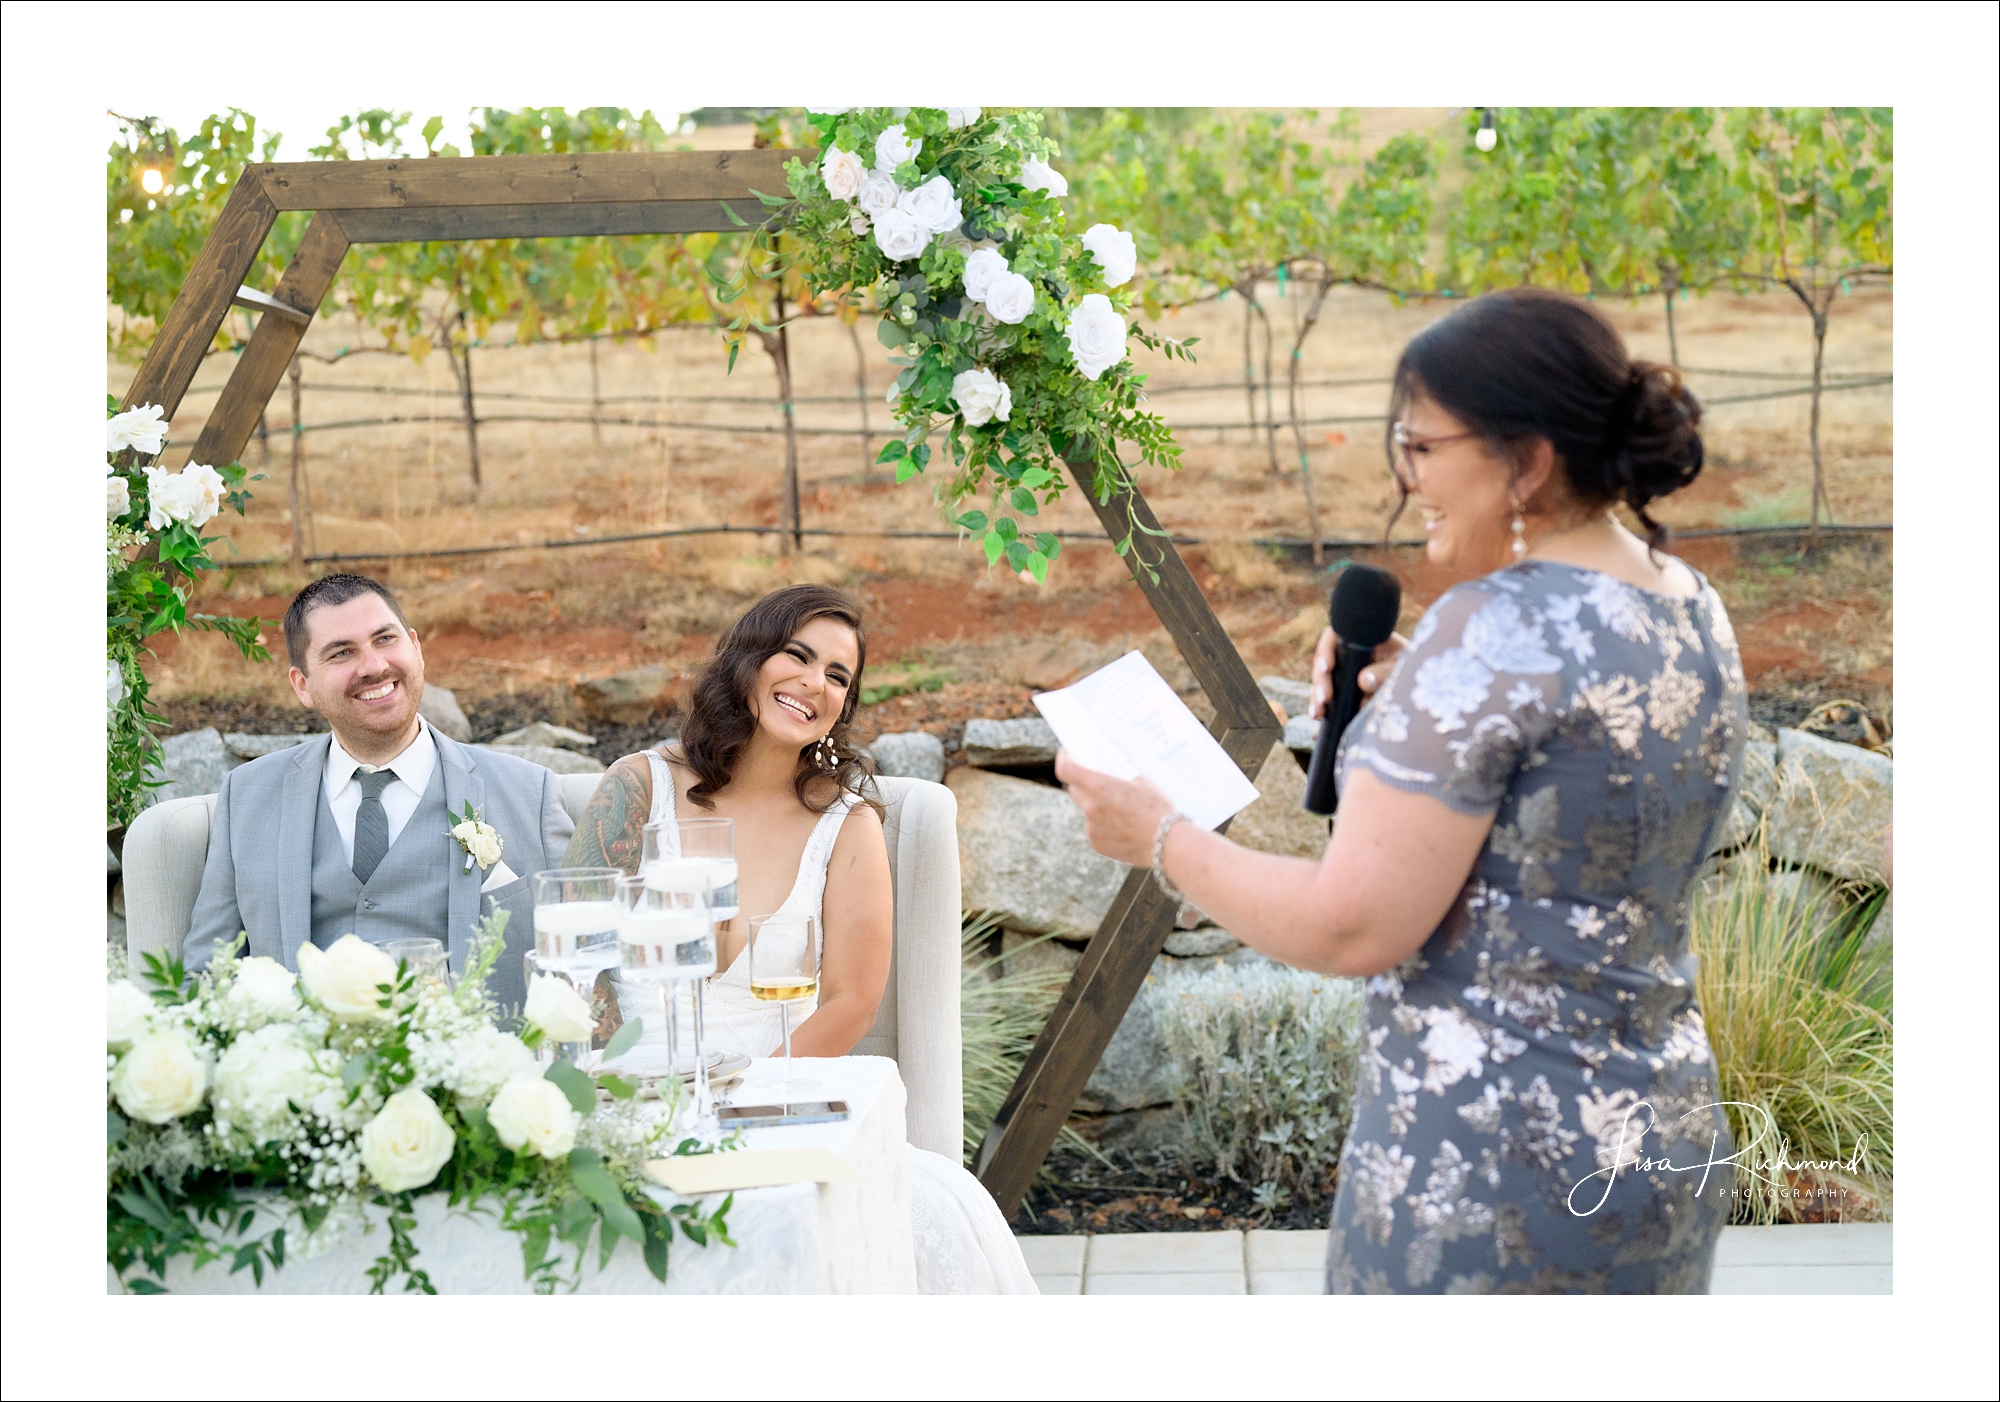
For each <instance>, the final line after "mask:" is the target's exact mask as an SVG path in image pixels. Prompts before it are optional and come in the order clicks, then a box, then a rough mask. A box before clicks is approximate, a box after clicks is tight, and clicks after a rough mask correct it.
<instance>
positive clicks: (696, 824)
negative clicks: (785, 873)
mask: <svg viewBox="0 0 2000 1402" xmlns="http://www.w3.org/2000/svg"><path fill="white" fill-rule="evenodd" d="M674 826H675V827H676V828H677V829H679V836H680V851H681V860H682V861H700V862H705V863H707V864H708V871H709V877H708V884H709V890H710V892H711V895H710V898H709V904H710V905H711V906H712V907H713V908H714V910H715V921H716V923H717V924H718V925H720V924H723V923H725V922H727V921H730V920H734V919H735V918H736V916H737V913H738V911H739V910H740V909H741V907H740V906H738V904H737V900H736V821H735V820H734V819H733V818H679V819H676V820H675V822H674Z"/></svg>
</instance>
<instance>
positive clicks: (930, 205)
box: [896, 175, 965, 234]
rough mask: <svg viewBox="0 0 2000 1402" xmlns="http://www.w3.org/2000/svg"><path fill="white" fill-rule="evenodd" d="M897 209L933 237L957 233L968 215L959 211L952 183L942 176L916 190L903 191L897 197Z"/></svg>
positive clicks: (933, 178) (934, 176) (931, 179)
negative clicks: (953, 231)
mask: <svg viewBox="0 0 2000 1402" xmlns="http://www.w3.org/2000/svg"><path fill="white" fill-rule="evenodd" d="M896 208H898V209H900V210H902V211H903V213H905V214H907V215H909V216H910V217H911V218H912V219H914V220H916V221H917V222H918V223H919V224H921V225H923V226H924V228H925V229H926V230H927V231H928V232H930V233H933V234H942V233H945V232H946V231H947V230H951V229H956V228H957V227H958V226H959V225H960V224H963V223H964V222H965V212H964V211H963V210H962V209H960V208H959V203H958V197H957V196H956V195H954V194H953V193H952V189H951V182H950V181H949V180H947V179H945V178H944V177H943V176H942V175H933V176H932V177H931V178H930V179H928V180H926V181H925V182H924V183H923V184H921V185H919V186H917V188H916V189H914V190H905V191H903V193H902V194H901V195H899V196H897V197H896Z"/></svg>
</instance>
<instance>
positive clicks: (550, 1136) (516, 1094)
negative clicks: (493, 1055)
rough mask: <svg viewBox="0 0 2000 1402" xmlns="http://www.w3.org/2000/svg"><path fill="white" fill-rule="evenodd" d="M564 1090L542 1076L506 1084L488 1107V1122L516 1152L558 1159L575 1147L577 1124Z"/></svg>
mask: <svg viewBox="0 0 2000 1402" xmlns="http://www.w3.org/2000/svg"><path fill="white" fill-rule="evenodd" d="M581 1118H582V1117H581V1116H579V1115H578V1114H577V1113H576V1111H575V1110H573V1109H572V1108H570V1103H569V1097H568V1096H567V1095H564V1094H563V1092H562V1087H560V1086H558V1085H557V1084H556V1083H555V1082H553V1081H550V1080H547V1079H545V1078H543V1077H541V1076H524V1077H521V1078H520V1079H519V1080H513V1081H509V1082H507V1084H506V1085H504V1086H502V1087H500V1093H499V1094H498V1095H496V1096H494V1097H493V1103H492V1104H491V1105H489V1106H488V1107H487V1108H486V1119H487V1123H489V1124H491V1125H492V1126H493V1132H494V1133H495V1134H497V1135H499V1136H500V1142H501V1143H502V1144H505V1145H506V1146H507V1147H508V1148H509V1149H512V1150H513V1151H514V1152H515V1153H517V1154H518V1153H520V1152H521V1150H522V1148H523V1147H526V1148H527V1149H528V1150H529V1152H531V1153H536V1154H540V1155H541V1156H542V1157H543V1158H545V1159H559V1158H561V1157H562V1156H563V1155H565V1154H567V1153H568V1152H569V1151H570V1150H571V1149H574V1148H575V1147H576V1126H577V1121H578V1120H579V1119H581Z"/></svg>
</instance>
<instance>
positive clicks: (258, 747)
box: [222, 730, 314, 759]
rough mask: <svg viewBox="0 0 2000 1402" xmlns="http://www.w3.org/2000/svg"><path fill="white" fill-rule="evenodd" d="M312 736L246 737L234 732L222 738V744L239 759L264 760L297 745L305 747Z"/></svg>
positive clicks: (241, 733)
mask: <svg viewBox="0 0 2000 1402" xmlns="http://www.w3.org/2000/svg"><path fill="white" fill-rule="evenodd" d="M313 738H314V737H313V736H312V735H310V734H293V735H245V734H244V733H243V732H241V731H234V730H232V731H231V732H230V733H229V734H227V735H225V736H223V737H222V743H223V744H225V745H227V746H229V752H230V753H231V754H233V755H235V756H236V757H237V758H238V759H262V758H263V757H264V756H265V755H271V754H276V753H277V752H278V751H279V750H289V749H291V748H292V747H293V746H295V745H303V744H305V742H306V741H308V740H311V739H313Z"/></svg>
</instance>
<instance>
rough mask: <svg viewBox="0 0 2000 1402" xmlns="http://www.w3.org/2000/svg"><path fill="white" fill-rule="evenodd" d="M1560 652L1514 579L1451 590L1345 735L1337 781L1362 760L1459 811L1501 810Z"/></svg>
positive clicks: (1555, 696) (1540, 717) (1559, 667)
mask: <svg viewBox="0 0 2000 1402" xmlns="http://www.w3.org/2000/svg"><path fill="white" fill-rule="evenodd" d="M1562 671H1563V659H1562V658H1561V657H1560V656H1558V655H1557V654H1556V653H1555V652H1554V650H1553V649H1551V647H1550V646H1549V642H1548V639H1547V638H1546V637H1545V636H1544V634H1543V618H1542V615H1541V613H1540V611H1539V610H1536V609H1534V608H1533V607H1531V606H1530V604H1529V601H1528V600H1527V599H1526V598H1524V597H1523V596H1522V594H1521V593H1520V591H1519V589H1518V586H1517V585H1515V583H1514V581H1513V580H1511V579H1504V578H1501V577H1496V576H1488V577H1487V578H1485V579H1480V580H1475V581H1473V582H1472V583H1470V584H1462V585H1460V586H1458V587H1457V588H1455V589H1453V590H1451V591H1450V592H1448V593H1447V594H1445V596H1444V597H1443V598H1441V599H1439V600H1438V601H1437V603H1435V604H1433V605H1432V606H1431V609H1430V611H1429V612H1428V613H1426V614H1425V615H1424V616H1423V618H1421V619H1420V620H1418V623H1417V626H1416V629H1415V631H1414V632H1413V633H1412V634H1411V637H1410V646H1409V647H1408V648H1407V649H1406V650H1405V651H1404V653H1403V656H1402V657H1401V658H1400V659H1398V661H1397V663H1396V668H1395V670H1394V671H1393V672H1392V673H1391V674H1390V676H1389V680H1388V681H1387V682H1385V683H1384V684H1383V686H1382V688H1381V690H1380V691H1378V692H1377V693H1376V695H1375V697H1374V699H1373V700H1371V701H1370V702H1369V704H1368V705H1367V707H1366V708H1365V709H1363V711H1362V712H1361V714H1360V716H1359V717H1358V718H1357V719H1356V721H1355V723H1354V724H1353V725H1352V726H1350V727H1349V729H1348V733H1347V735H1346V736H1345V737H1344V738H1343V742H1342V743H1343V748H1344V754H1343V756H1342V761H1341V782H1342V784H1343V785H1345V783H1346V781H1347V777H1348V776H1349V775H1350V774H1352V773H1353V772H1354V770H1355V769H1356V768H1357V767H1361V768H1366V769H1367V770H1368V771H1369V772H1370V773H1372V774H1374V775H1375V776H1376V777H1377V778H1378V779H1381V780H1382V781H1383V782H1384V783H1387V784H1389V785H1391V786H1392V787H1394V788H1398V789H1402V790H1404V791H1405V792H1409V793H1427V794H1431V795H1433V796H1434V797H1436V798H1438V799H1441V800H1442V801H1443V802H1444V803H1446V804H1447V805H1449V806H1450V807H1452V808H1454V809H1456V810H1457V811H1459V812H1461V813H1470V814H1476V815H1483V814H1487V813H1492V812H1495V811H1496V810H1497V809H1498V808H1499V806H1500V801H1501V799H1503V798H1504V797H1505V796H1506V794H1507V788H1508V785H1509V784H1510V783H1511V782H1512V781H1513V777H1514V774H1515V771H1516V770H1518V769H1519V768H1520V767H1521V765H1522V763H1523V762H1524V760H1525V758H1526V757H1527V756H1528V755H1529V754H1530V753H1531V752H1532V749H1533V743H1532V742H1533V740H1534V739H1535V738H1536V736H1538V735H1539V734H1541V733H1543V732H1544V731H1545V730H1546V727H1547V726H1548V724H1549V722H1550V720H1551V719H1552V717H1553V716H1554V714H1555V713H1556V711H1557V708H1558V704H1559V701H1560V698H1561V693H1562V689H1563V678H1562Z"/></svg>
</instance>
